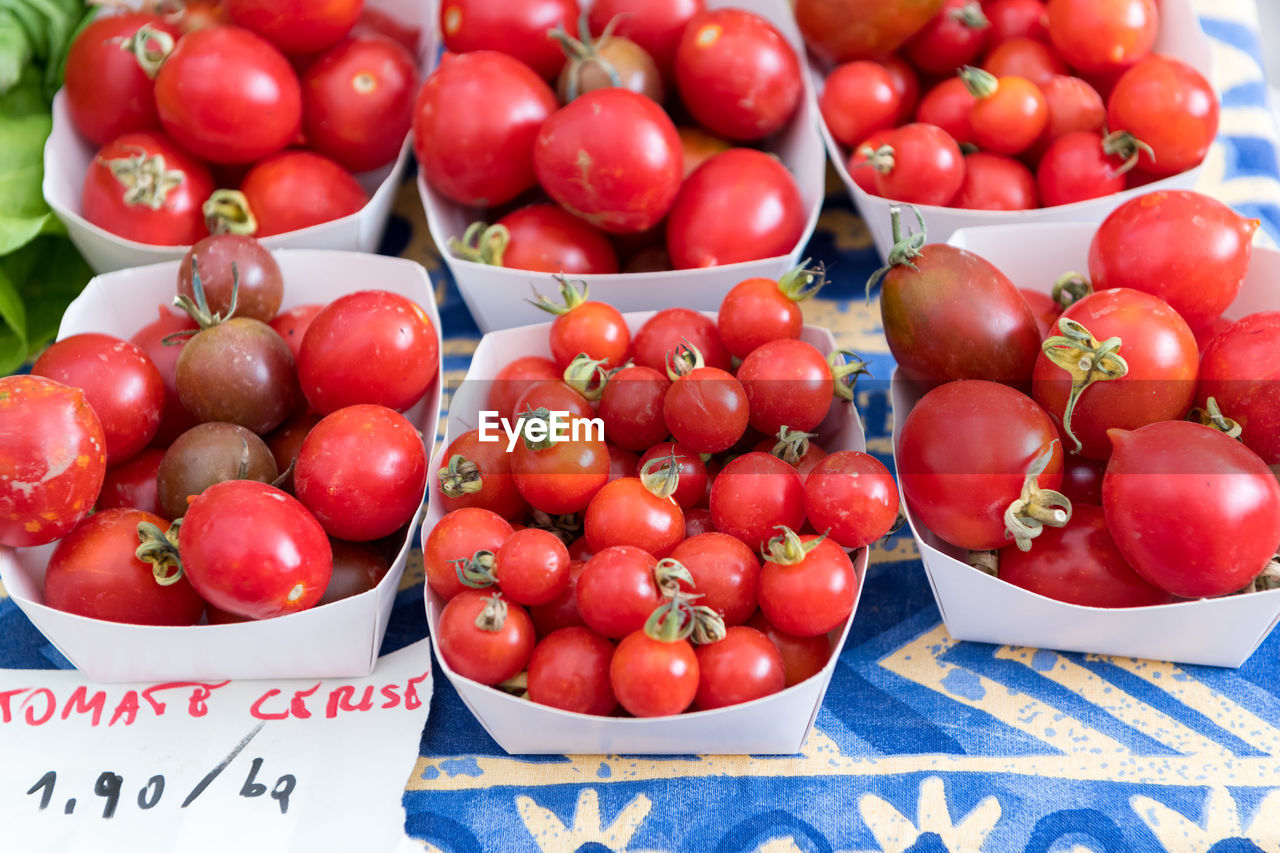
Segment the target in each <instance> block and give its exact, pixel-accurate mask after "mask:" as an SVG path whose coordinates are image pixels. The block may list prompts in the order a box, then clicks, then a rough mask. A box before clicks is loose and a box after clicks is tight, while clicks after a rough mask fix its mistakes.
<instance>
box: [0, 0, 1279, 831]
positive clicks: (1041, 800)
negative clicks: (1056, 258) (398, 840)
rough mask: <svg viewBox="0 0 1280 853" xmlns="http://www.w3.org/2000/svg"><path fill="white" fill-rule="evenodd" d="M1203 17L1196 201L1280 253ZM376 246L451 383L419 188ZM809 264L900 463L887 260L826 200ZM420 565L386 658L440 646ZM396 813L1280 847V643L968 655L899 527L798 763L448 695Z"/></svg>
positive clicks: (411, 190) (1231, 6) (1234, 43)
mask: <svg viewBox="0 0 1280 853" xmlns="http://www.w3.org/2000/svg"><path fill="white" fill-rule="evenodd" d="M1196 5H1197V7H1198V11H1199V12H1200V14H1201V16H1202V22H1203V24H1204V28H1205V30H1206V32H1207V33H1208V35H1209V36H1210V38H1211V39H1212V40H1213V43H1214V49H1215V61H1216V65H1217V82H1218V85H1219V88H1220V90H1221V93H1222V104H1223V108H1222V118H1221V138H1220V140H1219V142H1218V143H1217V144H1216V145H1215V146H1214V148H1213V150H1212V151H1211V153H1210V155H1209V158H1208V160H1207V164H1206V169H1205V172H1204V178H1203V182H1202V184H1201V186H1200V187H1199V188H1200V189H1202V190H1203V191H1205V192H1208V193H1210V194H1212V195H1215V196H1216V197H1218V198H1220V199H1222V200H1224V201H1226V202H1228V203H1230V204H1232V205H1233V206H1235V207H1236V209H1237V210H1239V211H1240V212H1241V213H1244V214H1246V215H1250V216H1254V217H1257V218H1259V219H1261V220H1262V222H1263V232H1264V236H1263V237H1262V238H1261V239H1263V240H1264V241H1267V242H1271V243H1274V242H1277V241H1280V181H1277V165H1276V130H1275V123H1274V120H1273V117H1272V115H1271V114H1270V112H1269V111H1268V109H1267V108H1266V97H1267V94H1266V93H1267V89H1266V85H1265V83H1264V82H1263V77H1262V71H1261V68H1260V66H1259V60H1258V57H1259V56H1260V49H1259V43H1258V30H1257V22H1256V9H1255V7H1254V5H1253V3H1252V2H1248V0H1216V2H1208V0H1199V2H1197V4H1196ZM383 251H384V252H386V253H390V254H399V255H403V256H405V257H410V258H413V259H415V260H418V261H420V262H422V263H423V264H424V265H426V266H427V268H428V269H429V271H430V272H431V275H432V277H433V280H434V281H435V282H436V283H437V295H438V298H439V302H440V309H441V315H442V318H443V323H444V331H445V335H446V340H445V348H444V377H445V380H446V387H447V388H456V386H457V384H458V382H460V380H461V379H462V377H463V375H464V374H465V372H466V368H467V364H468V362H469V357H470V353H471V352H472V351H473V350H474V348H475V345H476V343H477V341H478V339H479V334H478V332H477V331H476V328H475V325H474V324H473V323H472V321H471V318H470V316H469V315H468V314H467V310H466V308H465V306H464V305H463V304H462V302H461V300H460V299H459V297H458V294H457V292H456V290H455V289H454V288H453V287H452V285H451V283H450V282H449V281H448V273H447V272H446V271H445V269H444V266H443V264H442V263H441V262H440V260H439V255H438V253H437V251H436V249H435V247H434V246H432V245H431V244H430V239H429V237H428V236H427V229H426V225H425V222H424V221H423V215H422V212H421V206H420V204H419V201H418V198H417V195H416V190H415V187H414V186H413V184H412V183H411V182H410V183H406V185H405V186H404V187H403V189H402V192H401V195H400V198H399V200H398V203H397V212H396V215H395V216H394V217H393V220H392V223H391V225H390V226H389V228H388V231H387V235H386V237H385V239H384V245H383ZM808 255H809V256H810V257H812V258H813V259H815V260H820V261H822V262H824V263H825V265H826V267H827V269H828V271H829V275H830V278H831V283H830V284H829V285H828V286H827V288H826V289H825V290H824V291H823V292H822V294H821V295H820V297H819V298H817V299H814V300H811V301H809V302H806V303H804V308H805V314H806V319H807V322H809V323H815V324H819V325H824V326H828V327H830V328H831V329H832V330H833V331H834V332H835V334H836V337H837V339H838V341H839V343H840V344H841V345H842V346H844V347H847V348H850V349H853V350H855V351H857V352H859V353H860V354H862V355H863V356H864V357H866V358H868V360H869V361H870V363H871V367H872V373H873V376H872V378H870V379H867V378H864V379H862V380H860V381H859V386H858V388H859V391H858V396H857V405H858V408H859V411H860V413H861V415H862V417H863V419H864V424H865V428H866V433H867V436H868V449H869V450H870V451H871V452H873V453H875V454H876V455H877V456H878V457H879V458H880V459H882V460H883V461H885V462H886V463H891V455H892V454H891V448H890V439H889V435H890V432H891V429H892V415H891V411H890V406H889V395H888V393H887V391H888V377H889V375H890V372H891V370H892V361H891V359H890V358H889V357H888V355H887V352H886V351H885V344H884V339H883V336H882V335H881V333H880V331H879V325H878V324H879V311H878V308H877V306H876V304H875V302H874V299H872V300H870V301H869V300H867V299H866V298H865V297H864V293H863V287H864V283H865V281H866V279H867V277H868V275H869V274H870V273H871V271H872V269H873V268H874V267H875V266H876V265H877V258H876V256H875V252H874V250H873V249H872V247H871V241H870V236H869V234H868V233H867V231H866V229H865V226H864V225H863V224H862V222H861V220H860V219H859V218H858V217H857V215H856V213H855V212H854V211H853V210H852V208H851V207H850V205H849V203H848V201H847V199H845V198H843V196H842V190H840V189H838V188H836V187H834V185H833V189H832V193H831V195H830V196H829V198H828V200H827V204H826V207H825V209H824V211H823V214H822V218H821V220H820V221H819V224H818V229H817V232H816V233H815V236H814V238H813V240H812V242H811V244H810V246H809V251H808ZM1277 286H1280V283H1277ZM416 557H417V559H412V560H411V561H410V565H409V568H408V570H407V571H406V574H405V578H404V581H403V583H402V588H401V591H400V593H399V596H398V598H397V602H396V607H395V611H394V616H393V621H392V624H391V627H390V629H389V631H388V634H387V639H386V642H385V644H384V648H383V653H384V654H389V653H391V652H392V651H395V650H397V649H400V648H403V647H404V646H406V645H409V644H410V643H412V642H415V641H417V640H420V639H421V638H422V637H423V636H425V634H426V622H425V618H424V614H423V590H422V569H421V557H420V554H418V555H416ZM0 638H2V642H0V667H7V668H14V669H40V668H66V667H67V666H68V665H67V663H66V661H65V660H64V659H63V658H62V657H61V655H59V654H58V652H57V651H56V650H55V649H54V648H53V647H52V646H51V645H49V644H48V642H47V641H45V640H44V638H43V637H42V636H41V635H40V634H39V633H38V632H37V631H35V629H34V628H33V627H32V626H31V624H30V623H29V622H28V621H27V620H26V619H25V617H24V616H23V615H22V614H21V613H20V612H19V611H18V609H17V608H16V607H15V606H14V605H13V603H12V602H10V601H8V600H7V599H0ZM437 674H438V669H437ZM315 748H316V749H320V750H322V749H323V748H324V746H323V744H317V745H316V747H315ZM403 805H404V809H405V812H406V824H405V829H406V831H407V833H408V835H409V836H411V837H412V838H414V839H417V840H418V841H419V842H421V843H424V844H425V845H426V849H428V850H442V851H467V850H499V849H501V850H542V851H561V850H586V851H591V850H606V849H607V850H632V851H637V850H692V849H702V850H723V851H739V850H741V851H756V850H759V851H771V852H772V853H781V851H791V850H804V851H820V850H835V849H840V850H881V851H907V850H913V851H939V853H940V852H941V851H951V853H959V851H978V850H987V851H1026V853H1047V851H1065V850H1090V851H1129V850H1135V851H1136V850H1168V851H1214V853H1226V851H1249V850H1271V851H1280V634H1275V635H1272V636H1271V637H1270V638H1269V639H1268V640H1267V641H1266V642H1264V644H1263V645H1262V647H1261V648H1260V649H1259V650H1258V651H1257V652H1256V653H1255V654H1254V655H1253V657H1252V658H1251V659H1250V660H1249V661H1248V662H1247V663H1246V664H1245V665H1244V666H1242V667H1241V668H1239V669H1238V670H1223V669H1213V668H1201V667H1189V666H1179V665H1174V664H1168V663H1161V662H1157V661H1147V660H1134V659H1120V658H1108V657H1103V656H1096V655H1084V654H1066V653H1058V652H1053V651H1046V650H1036V649H1028V648H1016V647H997V646H991V645H983V644H976V643H963V642H957V641H955V640H953V639H952V638H951V637H950V636H949V635H948V633H947V631H946V628H945V627H944V626H943V625H942V623H941V621H940V617H939V613H938V610H937V608H936V606H935V604H934V600H933V597H932V595H931V593H930V589H929V585H928V583H927V581H926V578H925V575H924V572H923V568H922V566H921V564H920V561H919V558H918V554H917V552H916V549H915V546H914V543H913V542H912V540H911V537H910V534H909V533H908V532H905V531H904V532H902V533H899V534H897V535H896V536H894V537H893V538H891V539H890V540H889V541H888V542H887V543H883V544H881V545H879V546H877V547H876V548H875V549H874V551H873V554H872V561H871V569H870V571H869V572H868V575H867V578H866V581H865V587H864V590H863V593H862V599H861V603H860V605H859V608H858V612H857V615H856V618H855V620H854V623H853V628H852V631H851V633H850V635H849V638H848V641H847V642H846V643H845V646H844V648H843V650H842V652H841V653H840V660H839V664H838V666H837V668H836V671H835V675H834V677H833V679H832V682H831V685H830V688H829V690H828V692H827V695H826V700H825V702H824V704H823V707H822V709H821V712H820V713H819V715H818V718H817V722H816V725H815V727H814V729H813V731H812V733H811V734H810V737H809V739H808V741H807V743H806V744H805V746H804V749H803V750H802V752H801V753H800V754H798V755H794V756H780V757H772V756H698V755H689V756H616V755H605V756H571V757H564V756H509V755H507V754H506V753H505V752H503V750H502V749H501V748H499V747H498V746H497V745H496V744H495V743H494V742H493V741H492V740H491V739H490V738H489V737H488V735H486V734H485V732H484V730H483V729H482V728H481V727H480V725H479V724H478V723H477V722H476V721H475V719H474V718H473V717H472V715H471V714H470V712H469V711H468V710H467V709H466V708H465V707H464V706H463V704H462V703H461V701H460V700H459V698H458V696H457V694H456V693H455V692H454V691H453V689H452V688H451V687H450V686H449V684H448V683H447V681H446V680H445V679H443V678H441V677H437V679H436V681H435V689H434V694H433V698H432V700H431V710H430V716H429V718H428V721H427V724H426V728H425V730H424V731H423V735H422V741H421V748H420V755H419V757H418V760H417V763H416V766H415V767H414V769H413V772H412V774H411V775H410V777H409V779H408V781H407V784H406V786H405V794H404V800H403ZM3 831H4V828H3V826H0V833H3ZM0 837H3V836H0ZM277 849H283V848H277ZM308 849H313V848H308Z"/></svg>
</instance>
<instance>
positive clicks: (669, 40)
mask: <svg viewBox="0 0 1280 853" xmlns="http://www.w3.org/2000/svg"><path fill="white" fill-rule="evenodd" d="M705 8H706V3H705V2H704V0H597V2H594V3H592V4H591V8H590V9H589V10H588V11H587V21H588V22H589V24H590V26H591V32H592V34H594V35H597V36H598V35H600V34H601V33H603V32H604V30H605V27H607V26H608V25H609V22H610V21H613V22H614V29H613V32H614V33H615V34H616V35H620V36H622V37H623V38H629V39H631V40H632V41H633V42H635V43H636V44H638V45H640V47H642V48H644V50H645V52H646V53H648V54H649V55H650V56H651V57H653V61H654V62H655V63H657V65H658V68H659V70H661V71H662V75H663V76H664V77H666V78H667V79H668V80H669V79H671V76H672V73H673V69H674V64H675V58H676V49H677V48H678V47H679V46H680V36H681V35H682V34H683V33H684V29H685V25H686V24H688V23H689V21H690V20H692V19H693V17H694V16H695V15H697V14H699V13H700V12H702V11H703V10H704V9H705Z"/></svg>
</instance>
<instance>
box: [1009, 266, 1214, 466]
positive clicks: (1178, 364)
mask: <svg viewBox="0 0 1280 853" xmlns="http://www.w3.org/2000/svg"><path fill="white" fill-rule="evenodd" d="M1064 324H1067V325H1064ZM1116 356H1119V359H1120V360H1121V361H1119V362H1118V361H1117V359H1116ZM1199 361H1200V350H1199V348H1198V347H1197V346H1196V339H1195V336H1194V335H1193V334H1192V333H1191V329H1190V328H1189V327H1188V326H1187V323H1186V321H1185V320H1183V319H1182V317H1180V316H1178V313H1177V312H1176V311H1174V310H1173V309H1172V308H1170V307H1169V305H1168V303H1166V302H1164V301H1163V300H1162V299H1159V298H1157V297H1155V296H1151V295H1150V294H1147V293H1142V292H1141V291H1138V290H1132V289H1130V288H1127V287H1121V288H1111V289H1109V290H1099V291H1097V292H1096V293H1092V294H1090V295H1089V296H1086V297H1085V298H1084V299H1081V300H1080V301H1079V302H1076V303H1075V304H1074V305H1072V306H1071V307H1070V308H1068V309H1067V310H1065V311H1063V312H1062V316H1061V317H1060V318H1059V319H1058V328H1057V329H1056V330H1055V335H1054V336H1053V337H1050V338H1047V339H1046V340H1045V344H1044V348H1043V352H1041V354H1040V356H1039V358H1037V359H1036V367H1035V373H1034V375H1033V377H1032V383H1031V390H1032V396H1034V397H1035V400H1036V402H1037V403H1039V404H1040V405H1041V406H1043V407H1044V409H1045V411H1047V412H1048V413H1049V415H1050V416H1051V417H1052V418H1053V421H1054V423H1055V424H1057V425H1059V426H1060V427H1061V429H1062V436H1063V440H1064V441H1065V442H1066V444H1067V449H1068V450H1070V451H1072V452H1075V453H1081V454H1083V455H1085V456H1088V457H1089V458H1090V459H1106V458H1107V457H1108V455H1110V453H1111V441H1110V440H1109V439H1108V438H1107V430H1109V429H1111V428H1112V427H1119V428H1120V429H1137V428H1138V427H1140V426H1143V425H1145V424H1149V423H1153V422H1155V421H1163V420H1169V419H1173V418H1181V417H1182V416H1183V415H1185V414H1186V413H1187V410H1188V409H1189V408H1191V403H1192V400H1193V399H1194V397H1195V390H1196V374H1197V372H1198V370H1199ZM1073 386H1078V387H1079V389H1080V390H1075V387H1073Z"/></svg>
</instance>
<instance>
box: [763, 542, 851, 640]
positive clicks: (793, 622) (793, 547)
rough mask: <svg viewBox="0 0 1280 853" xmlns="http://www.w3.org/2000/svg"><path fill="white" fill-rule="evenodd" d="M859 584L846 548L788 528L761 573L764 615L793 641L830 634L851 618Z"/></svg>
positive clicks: (772, 544) (772, 546)
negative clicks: (791, 636)
mask: <svg viewBox="0 0 1280 853" xmlns="http://www.w3.org/2000/svg"><path fill="white" fill-rule="evenodd" d="M858 585H859V580H858V572H857V570H856V569H855V568H854V567H853V562H852V561H851V560H850V559H849V555H848V554H846V553H845V552H844V549H843V548H841V547H840V546H839V545H837V544H836V543H834V542H832V541H831V540H830V539H827V538H826V537H823V536H797V535H796V534H795V533H794V532H792V531H791V530H790V529H784V530H783V531H782V533H781V535H779V536H776V537H774V538H773V539H772V540H770V542H769V547H768V552H767V553H766V556H765V560H764V565H763V566H761V568H760V612H761V613H763V614H764V616H765V618H766V619H768V620H769V623H770V624H772V625H776V626H778V628H779V629H781V630H782V631H785V632H786V633H788V634H791V635H793V636H796V637H814V636H817V635H819V634H825V633H827V632H828V631H831V630H834V629H835V628H838V627H839V626H840V624H841V623H843V622H844V620H846V619H848V618H849V614H850V613H852V612H853V605H854V603H855V602H856V601H857V599H858Z"/></svg>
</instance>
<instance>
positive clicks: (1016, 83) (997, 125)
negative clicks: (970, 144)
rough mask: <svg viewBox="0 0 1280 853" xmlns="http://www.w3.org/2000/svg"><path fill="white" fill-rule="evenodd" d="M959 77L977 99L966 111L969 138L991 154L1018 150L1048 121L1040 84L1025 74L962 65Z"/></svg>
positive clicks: (1023, 149)
mask: <svg viewBox="0 0 1280 853" xmlns="http://www.w3.org/2000/svg"><path fill="white" fill-rule="evenodd" d="M960 75H961V77H962V78H963V79H964V81H965V83H966V84H967V85H968V86H969V91H971V92H973V94H974V95H975V96H977V98H978V100H977V102H976V103H974V105H973V109H971V110H970V111H969V125H970V126H971V127H972V128H973V140H974V142H976V143H977V144H978V147H979V148H981V149H982V150H983V151H989V152H991V153H993V154H1008V155H1011V156H1012V155H1014V154H1021V153H1022V152H1023V151H1025V150H1026V149H1027V148H1029V147H1030V146H1031V143H1033V142H1035V141H1036V140H1037V139H1038V138H1039V137H1040V134H1041V133H1043V132H1044V128H1045V125H1046V124H1048V123H1049V108H1048V106H1047V105H1046V104H1045V100H1044V95H1042V94H1041V93H1040V87H1039V86H1037V85H1036V84H1035V83H1033V82H1032V81H1030V80H1028V79H1027V78H1025V77H1016V76H1011V75H1006V76H1003V77H997V76H996V75H995V74H992V73H989V72H986V71H982V70H980V69H977V68H965V69H964V70H962V71H961V72H960Z"/></svg>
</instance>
